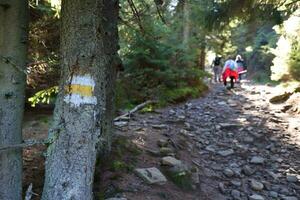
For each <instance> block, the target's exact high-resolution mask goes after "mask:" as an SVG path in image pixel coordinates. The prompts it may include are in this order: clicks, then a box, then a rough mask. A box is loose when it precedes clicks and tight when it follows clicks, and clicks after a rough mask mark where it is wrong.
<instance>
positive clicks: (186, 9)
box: [183, 0, 190, 49]
mask: <svg viewBox="0 0 300 200" xmlns="http://www.w3.org/2000/svg"><path fill="white" fill-rule="evenodd" d="M189 39H190V5H189V2H188V0H184V1H183V46H184V48H186V49H188V48H189Z"/></svg>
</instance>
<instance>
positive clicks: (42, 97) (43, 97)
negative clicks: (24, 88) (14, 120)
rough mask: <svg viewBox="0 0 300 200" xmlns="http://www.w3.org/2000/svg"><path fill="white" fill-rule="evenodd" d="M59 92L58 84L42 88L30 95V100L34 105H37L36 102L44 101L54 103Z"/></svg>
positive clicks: (44, 102)
mask: <svg viewBox="0 0 300 200" xmlns="http://www.w3.org/2000/svg"><path fill="white" fill-rule="evenodd" d="M57 93H58V86H54V87H51V88H48V89H45V90H41V91H39V92H37V93H35V94H34V96H32V97H30V98H29V99H28V101H29V102H30V103H31V106H32V107H35V105H36V104H39V103H43V104H49V103H50V102H51V103H54V101H55V98H56V96H57Z"/></svg>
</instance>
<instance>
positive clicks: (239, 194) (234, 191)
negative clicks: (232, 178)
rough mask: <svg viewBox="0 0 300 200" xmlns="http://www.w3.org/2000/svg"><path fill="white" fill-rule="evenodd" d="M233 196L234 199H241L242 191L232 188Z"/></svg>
mask: <svg viewBox="0 0 300 200" xmlns="http://www.w3.org/2000/svg"><path fill="white" fill-rule="evenodd" d="M231 196H232V197H233V199H235V200H239V199H241V192H240V191H238V190H231Z"/></svg>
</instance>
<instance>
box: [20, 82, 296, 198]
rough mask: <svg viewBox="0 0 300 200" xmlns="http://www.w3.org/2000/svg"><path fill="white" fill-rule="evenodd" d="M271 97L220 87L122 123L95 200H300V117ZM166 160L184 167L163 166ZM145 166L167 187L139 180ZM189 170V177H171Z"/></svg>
mask: <svg viewBox="0 0 300 200" xmlns="http://www.w3.org/2000/svg"><path fill="white" fill-rule="evenodd" d="M271 96H272V88H271V87H267V86H253V85H247V84H244V85H243V86H242V87H240V86H238V87H237V88H236V89H234V90H233V91H228V90H226V89H224V88H223V87H222V86H221V85H215V86H214V87H213V88H212V90H211V92H209V93H208V94H207V96H206V97H204V98H200V99H197V100H192V101H189V102H187V103H185V104H182V105H178V106H173V107H169V108H166V109H162V110H158V111H156V112H155V113H146V114H136V115H134V116H133V118H132V119H131V120H130V121H129V122H122V123H119V124H118V125H117V130H118V131H117V135H118V136H119V137H117V141H116V142H115V144H114V149H113V154H112V156H111V157H110V158H109V159H108V160H107V161H105V162H102V163H100V166H102V167H100V166H99V167H98V172H97V174H96V178H95V179H96V180H95V195H96V199H105V198H109V197H119V198H120V197H124V198H127V199H128V200H144V199H149V200H156V199H157V200H160V199H170V200H171V199H178V200H181V199H185V200H189V199H191V200H192V199H193V200H196V199H199V200H225V199H245V200H247V199H251V200H260V199H265V200H269V199H270V200H271V199H279V200H281V199H284V200H297V199H298V200H299V199H300V177H299V176H300V152H299V150H300V128H299V127H300V121H299V117H298V118H296V117H295V116H292V115H288V114H285V113H282V112H281V111H280V109H281V107H275V106H271V105H270V104H269V103H268V99H269V98H270V97H271ZM167 155H170V156H172V157H175V158H177V159H178V160H179V161H181V164H180V166H179V167H178V166H175V165H173V166H172V164H169V166H162V165H161V160H162V158H163V157H164V156H167ZM25 162H26V160H25ZM170 165H171V166H170ZM25 166H26V163H25ZM148 167H156V168H158V169H159V170H160V171H161V172H162V174H164V175H165V176H166V177H167V181H166V182H165V183H164V184H162V185H157V184H153V185H150V184H147V183H146V182H145V181H144V180H143V179H141V178H140V177H138V176H137V175H136V173H135V170H134V169H136V168H148ZM176 167H177V168H176ZM100 168H101V169H102V172H101V173H100V172H99V171H100ZM178 168H179V169H178ZM103 171H104V172H103ZM185 171H186V174H187V175H188V176H186V177H187V179H186V177H185V176H180V177H177V176H176V177H175V178H174V176H173V175H172V173H177V172H180V173H181V172H185ZM180 173H179V174H180ZM25 175H26V174H25ZM181 175H182V173H181Z"/></svg>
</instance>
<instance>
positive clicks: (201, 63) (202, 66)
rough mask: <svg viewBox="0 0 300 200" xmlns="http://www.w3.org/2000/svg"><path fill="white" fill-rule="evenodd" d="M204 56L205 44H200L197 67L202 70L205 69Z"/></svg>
mask: <svg viewBox="0 0 300 200" xmlns="http://www.w3.org/2000/svg"><path fill="white" fill-rule="evenodd" d="M205 58H206V46H205V44H202V45H201V47H200V54H199V60H198V67H199V69H201V70H203V71H204V70H205Z"/></svg>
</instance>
